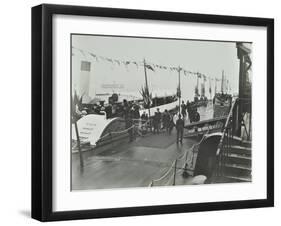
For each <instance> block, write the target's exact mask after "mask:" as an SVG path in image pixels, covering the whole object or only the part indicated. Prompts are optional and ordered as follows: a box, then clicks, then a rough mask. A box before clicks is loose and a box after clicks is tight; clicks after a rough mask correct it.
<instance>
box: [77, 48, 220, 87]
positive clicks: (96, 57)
mask: <svg viewBox="0 0 281 226" xmlns="http://www.w3.org/2000/svg"><path fill="white" fill-rule="evenodd" d="M72 50H77V51H79V52H80V53H81V54H82V56H83V57H85V58H86V57H87V55H89V56H90V57H92V58H93V59H94V60H95V61H96V62H99V61H100V60H102V61H105V62H108V63H110V64H112V65H113V66H115V65H116V66H121V64H123V65H124V66H125V67H126V70H128V66H129V65H134V66H136V68H137V69H139V67H140V66H144V64H143V62H140V61H139V62H138V61H132V60H120V59H113V58H110V57H105V56H100V55H97V54H95V53H92V52H89V51H85V50H82V49H79V48H76V47H74V46H72ZM72 56H76V54H75V53H73V52H72ZM145 67H146V68H147V69H149V70H151V71H153V72H155V69H159V70H169V71H171V72H181V71H182V72H183V74H184V75H185V76H192V75H193V76H197V77H198V78H199V79H201V78H203V79H204V81H205V82H206V80H207V78H209V79H211V80H212V81H214V80H215V81H216V82H218V81H221V79H217V78H210V77H209V76H206V75H205V74H202V73H200V72H198V71H197V72H196V71H189V70H186V69H185V68H182V67H172V66H165V65H159V64H154V63H150V62H148V63H146V64H145Z"/></svg>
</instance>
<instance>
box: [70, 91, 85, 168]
mask: <svg viewBox="0 0 281 226" xmlns="http://www.w3.org/2000/svg"><path fill="white" fill-rule="evenodd" d="M71 101H72V107H74V108H75V105H74V102H73V98H72V95H71ZM74 111H75V109H72V118H73V121H74V127H75V133H76V139H77V146H78V152H79V158H80V170H81V171H82V170H83V168H84V161H83V155H82V150H81V143H80V137H79V131H78V126H77V121H76V117H75V116H74V115H73V112H74Z"/></svg>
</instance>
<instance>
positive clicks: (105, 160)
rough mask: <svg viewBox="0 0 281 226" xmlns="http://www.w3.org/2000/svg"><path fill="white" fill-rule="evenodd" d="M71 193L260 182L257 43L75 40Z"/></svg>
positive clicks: (82, 36)
mask: <svg viewBox="0 0 281 226" xmlns="http://www.w3.org/2000/svg"><path fill="white" fill-rule="evenodd" d="M70 51H71V59H70V60H71V94H70V95H71V109H70V114H71V128H72V130H71V131H70V132H71V137H72V139H71V141H70V142H71V175H70V177H71V189H72V190H73V191H75V190H93V189H115V188H136V187H148V188H149V187H155V186H181V185H186V186H192V185H202V186H203V185H204V184H217V186H220V184H221V183H251V182H252V148H251V147H252V145H251V144H252V124H251V122H252V114H251V106H252V98H251V97H252V95H251V93H252V91H251V90H252V68H251V67H252V43H250V42H241V41H239V42H238V41H235V40H234V41H221V40H220V41H216V40H194V39H192V40H188V39H173V38H171V39H168V38H148V37H123V36H105V35H95V34H72V35H71V46H70Z"/></svg>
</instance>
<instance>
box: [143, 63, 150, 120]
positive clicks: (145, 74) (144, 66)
mask: <svg viewBox="0 0 281 226" xmlns="http://www.w3.org/2000/svg"><path fill="white" fill-rule="evenodd" d="M143 68H144V78H145V86H146V90H147V92H148V95H149V89H148V82H147V73H146V63H145V59H143ZM148 98H149V96H148ZM150 116H151V115H150V103H149V104H148V117H149V119H150Z"/></svg>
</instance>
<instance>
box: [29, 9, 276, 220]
mask: <svg viewBox="0 0 281 226" xmlns="http://www.w3.org/2000/svg"><path fill="white" fill-rule="evenodd" d="M55 14H62V15H81V16H96V17H110V18H127V19H146V20H162V21H181V22H194V23H209V24H222V25H247V26H258V27H266V28H267V198H266V199H257V200H246V201H226V202H209V203H195V204H170V205H161V206H143V207H130V208H111V209H94V210H73V211H63V212H54V211H53V210H52V200H53V195H52V184H53V181H52V142H53V141H52V129H53V127H52V122H53V118H52V111H53V101H52V99H53V94H52V89H53V79H52V54H53V52H52V47H53V46H52V18H53V16H54V15H55ZM273 158H274V20H273V19H268V18H252V17H237V16H221V15H205V14H190V13H177V12H161V11H144V10H133V9H117V8H98V7H83V6H66V5H49V4H43V5H39V6H35V7H33V8H32V218H34V219H37V220H40V221H56V220H73V219H86V218H106V217H122V216H136V215H150V214H168V213H180V212H195V211H210V210H228V209H243V208H257V207H271V206H274V159H273Z"/></svg>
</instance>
